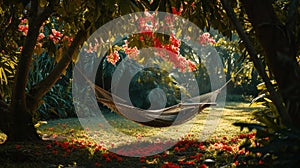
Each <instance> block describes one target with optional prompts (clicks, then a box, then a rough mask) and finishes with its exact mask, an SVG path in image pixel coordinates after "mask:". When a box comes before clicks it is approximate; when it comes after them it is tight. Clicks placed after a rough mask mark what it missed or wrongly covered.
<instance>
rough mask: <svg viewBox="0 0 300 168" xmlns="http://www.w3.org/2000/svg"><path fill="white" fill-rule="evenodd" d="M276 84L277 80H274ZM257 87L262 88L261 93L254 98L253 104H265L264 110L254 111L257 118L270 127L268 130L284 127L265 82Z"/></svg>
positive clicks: (273, 130) (272, 130)
mask: <svg viewBox="0 0 300 168" xmlns="http://www.w3.org/2000/svg"><path fill="white" fill-rule="evenodd" d="M272 83H273V84H275V82H274V81H273V82H272ZM257 89H258V90H260V93H259V95H258V96H257V97H256V98H255V99H253V100H252V102H251V104H257V105H263V106H265V108H264V109H263V110H257V111H255V112H254V113H253V115H254V116H255V119H256V120H258V121H259V122H260V123H262V124H263V125H264V126H266V127H267V128H268V132H275V131H277V130H280V129H282V128H284V125H283V124H282V122H281V118H280V115H279V113H278V111H277V108H276V107H275V105H274V103H273V102H272V101H271V100H270V98H269V92H268V91H267V88H266V86H265V84H264V83H260V84H259V85H257Z"/></svg>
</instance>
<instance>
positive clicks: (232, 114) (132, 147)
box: [0, 103, 262, 168]
mask: <svg viewBox="0 0 300 168" xmlns="http://www.w3.org/2000/svg"><path fill="white" fill-rule="evenodd" d="M233 107H237V108H233ZM253 109H254V108H252V107H251V108H249V105H248V104H246V103H235V104H229V105H227V106H226V108H224V109H207V110H204V111H203V112H202V113H200V114H199V115H197V116H195V118H194V119H193V120H192V121H191V122H190V123H188V124H187V128H186V130H185V129H183V132H184V133H185V134H184V135H182V136H180V137H173V136H172V135H171V136H170V135H165V134H164V133H162V132H164V131H166V130H167V129H168V128H151V127H147V126H141V125H140V124H136V123H131V122H128V121H127V120H125V119H124V118H122V117H120V116H117V115H114V114H109V115H107V116H106V119H107V120H109V123H110V124H111V125H112V127H113V128H114V129H115V130H117V131H120V132H122V133H123V134H126V135H128V136H131V137H134V140H129V139H126V137H124V138H123V139H122V138H120V137H118V136H115V137H114V135H113V134H112V133H110V132H105V131H102V130H101V129H99V130H96V131H95V129H92V127H91V128H82V126H81V125H80V122H79V120H78V119H76V118H70V119H59V120H53V121H48V122H47V124H43V125H41V126H40V127H39V128H38V133H39V134H40V135H41V137H43V139H45V140H49V141H44V142H43V143H36V144H34V143H32V144H30V143H29V144H28V143H27V144H25V143H24V144H22V143H18V144H5V145H3V148H1V151H0V161H1V162H3V163H5V164H6V166H7V167H41V166H42V167H57V166H59V165H64V166H69V167H70V166H73V167H75V166H84V167H103V166H104V167H132V165H135V167H165V168H167V167H202V168H204V167H207V166H210V165H214V166H216V167H221V166H225V167H230V166H231V167H235V166H238V165H246V164H248V163H247V162H246V161H244V158H245V157H247V155H250V153H249V152H248V151H247V150H246V149H245V148H240V145H241V144H242V143H243V142H245V141H246V140H248V141H249V142H250V143H253V144H254V136H255V133H254V132H250V133H249V132H247V131H246V130H243V131H242V132H241V131H240V130H239V128H238V127H235V126H233V125H232V123H234V122H255V121H254V120H253V119H252V116H251V113H250V111H252V110H253ZM211 110H215V111H214V112H222V117H221V118H220V120H219V123H218V125H217V127H216V129H215V130H214V131H213V132H212V135H211V136H209V137H208V139H206V140H205V141H203V142H201V141H199V137H200V136H202V135H203V134H205V130H204V131H203V129H204V124H205V122H206V119H207V116H208V114H209V113H210V112H211ZM219 110H221V111H219ZM94 126H95V127H96V128H101V127H103V125H101V124H99V125H94ZM178 127H180V126H178ZM175 130H176V129H175ZM160 133H162V134H160ZM157 134H158V135H159V138H157V139H151V141H150V142H148V141H145V140H147V139H146V138H147V137H150V136H153V135H157ZM170 137H172V138H173V139H172V138H170ZM95 139H96V141H95ZM119 142H120V143H119ZM172 142H175V143H174V144H173V145H174V146H173V145H171V146H173V147H171V148H170V149H166V150H162V148H163V147H164V145H166V144H168V143H172ZM105 144H109V145H110V146H109V147H110V148H111V149H113V150H114V151H118V152H117V153H119V154H123V155H126V156H135V155H136V156H139V157H126V156H122V155H118V154H115V153H112V152H109V151H108V150H107V149H108V148H107V147H106V146H105ZM161 151H163V152H161ZM149 153H150V154H151V153H154V155H152V156H148V155H149ZM253 163H255V164H257V165H260V164H262V161H260V159H259V157H258V158H257V159H255V160H254V161H253Z"/></svg>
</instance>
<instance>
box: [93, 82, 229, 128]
mask: <svg viewBox="0 0 300 168" xmlns="http://www.w3.org/2000/svg"><path fill="white" fill-rule="evenodd" d="M94 88H95V91H96V95H97V97H96V98H97V101H98V102H100V103H102V104H103V105H105V106H106V107H108V108H109V109H110V110H112V111H114V112H116V113H117V114H119V115H122V116H123V117H125V118H127V119H129V120H132V121H134V122H137V123H140V124H143V125H147V126H151V127H167V126H171V125H179V124H182V123H185V122H187V121H189V120H190V119H192V118H193V117H194V116H195V115H196V114H198V113H200V112H201V111H202V110H203V109H205V108H207V107H209V106H211V105H216V103H215V102H216V98H217V95H218V94H219V93H220V91H221V89H222V88H223V87H222V88H220V89H217V90H215V91H213V92H210V93H206V94H203V95H200V96H197V97H194V98H191V99H189V101H190V102H191V103H179V104H176V105H173V106H170V107H167V108H162V109H157V110H145V109H140V108H137V107H134V106H131V105H127V104H126V102H125V101H124V100H122V99H121V98H119V97H117V96H115V95H114V96H112V94H111V93H110V92H108V91H106V90H104V89H102V88H101V87H99V86H97V85H94ZM112 97H114V99H118V100H119V101H123V102H124V103H116V101H113V98H112Z"/></svg>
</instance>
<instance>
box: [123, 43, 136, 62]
mask: <svg viewBox="0 0 300 168" xmlns="http://www.w3.org/2000/svg"><path fill="white" fill-rule="evenodd" d="M122 48H123V50H124V52H125V54H127V56H128V58H130V59H134V58H136V57H137V56H138V55H139V53H140V52H139V50H138V48H137V47H136V46H135V47H133V48H131V47H128V41H127V40H125V44H124V45H123V46H122Z"/></svg>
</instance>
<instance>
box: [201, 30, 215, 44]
mask: <svg viewBox="0 0 300 168" xmlns="http://www.w3.org/2000/svg"><path fill="white" fill-rule="evenodd" d="M215 43H216V42H215V40H214V39H213V38H212V37H211V36H210V34H209V33H207V32H206V33H203V34H202V35H200V37H199V44H201V45H207V44H215Z"/></svg>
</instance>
